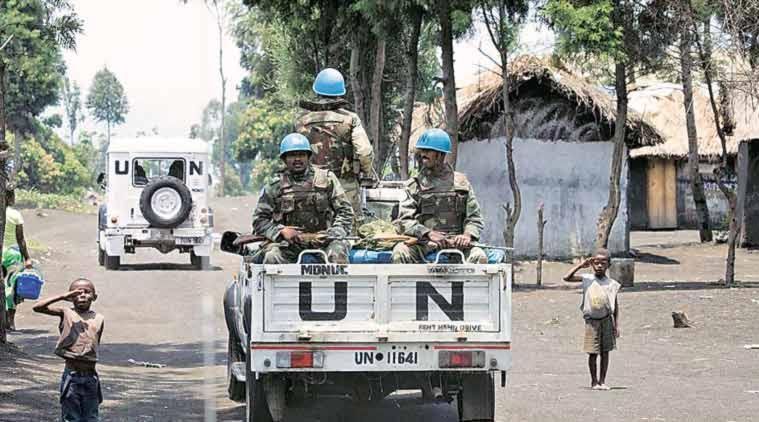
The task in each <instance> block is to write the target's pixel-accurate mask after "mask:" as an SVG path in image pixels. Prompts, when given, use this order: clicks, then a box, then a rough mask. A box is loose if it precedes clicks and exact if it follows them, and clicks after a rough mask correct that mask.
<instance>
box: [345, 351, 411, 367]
mask: <svg viewBox="0 0 759 422" xmlns="http://www.w3.org/2000/svg"><path fill="white" fill-rule="evenodd" d="M353 359H354V362H355V363H356V365H359V366H375V365H390V366H398V365H403V366H415V365H418V364H419V353H418V352H403V351H392V352H387V353H382V352H356V353H355V354H354V356H353Z"/></svg>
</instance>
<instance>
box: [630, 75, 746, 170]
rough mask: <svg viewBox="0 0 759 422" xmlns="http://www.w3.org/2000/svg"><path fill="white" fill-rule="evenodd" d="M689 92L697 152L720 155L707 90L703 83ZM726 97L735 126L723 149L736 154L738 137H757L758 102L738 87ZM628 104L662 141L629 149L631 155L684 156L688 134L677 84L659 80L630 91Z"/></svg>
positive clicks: (680, 87)
mask: <svg viewBox="0 0 759 422" xmlns="http://www.w3.org/2000/svg"><path fill="white" fill-rule="evenodd" d="M693 91H694V93H693V100H694V113H695V117H696V128H697V132H698V152H699V154H700V155H701V156H702V157H705V158H716V157H718V156H721V155H722V145H721V143H720V139H719V136H718V135H717V128H716V126H715V124H714V113H713V112H712V108H711V104H710V101H709V92H708V90H707V89H706V87H705V86H696V87H695V88H694V90H693ZM715 95H717V93H716V92H715ZM729 98H730V103H731V104H730V110H731V111H732V116H733V120H734V122H735V128H734V130H733V133H732V135H731V136H728V137H727V151H728V154H736V153H737V152H738V144H739V143H740V142H741V141H742V140H745V139H752V138H759V104H757V103H756V100H754V99H751V98H750V97H748V96H747V95H746V94H745V93H742V92H740V90H735V91H731V93H730V95H729ZM630 107H631V108H634V109H635V110H636V111H638V112H639V113H641V114H643V116H644V117H645V119H646V120H647V121H649V122H652V123H653V124H654V126H655V127H656V128H657V129H658V130H659V131H660V132H661V133H662V134H663V135H664V143H662V144H659V145H654V146H646V147H642V148H637V149H634V150H632V151H630V156H631V157H651V156H653V157H672V158H683V157H687V155H688V133H687V129H686V126H685V107H684V105H683V90H682V86H681V85H677V84H669V83H661V84H656V85H652V86H650V87H647V88H645V89H641V90H639V91H634V92H631V93H630Z"/></svg>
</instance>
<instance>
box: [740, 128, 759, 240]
mask: <svg viewBox="0 0 759 422" xmlns="http://www.w3.org/2000/svg"><path fill="white" fill-rule="evenodd" d="M737 213H738V220H739V221H740V222H741V228H742V231H741V237H740V245H741V246H744V247H756V246H759V140H755V141H752V142H742V143H741V144H740V149H739V151H738V206H737Z"/></svg>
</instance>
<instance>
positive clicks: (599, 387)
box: [596, 384, 611, 391]
mask: <svg viewBox="0 0 759 422" xmlns="http://www.w3.org/2000/svg"><path fill="white" fill-rule="evenodd" d="M596 387H597V388H596V389H597V390H602V391H609V390H611V387H609V386H608V385H606V384H598V385H597V386H596Z"/></svg>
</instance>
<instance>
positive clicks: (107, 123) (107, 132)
mask: <svg viewBox="0 0 759 422" xmlns="http://www.w3.org/2000/svg"><path fill="white" fill-rule="evenodd" d="M105 137H106V139H108V145H111V121H110V120H106V121H105Z"/></svg>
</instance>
